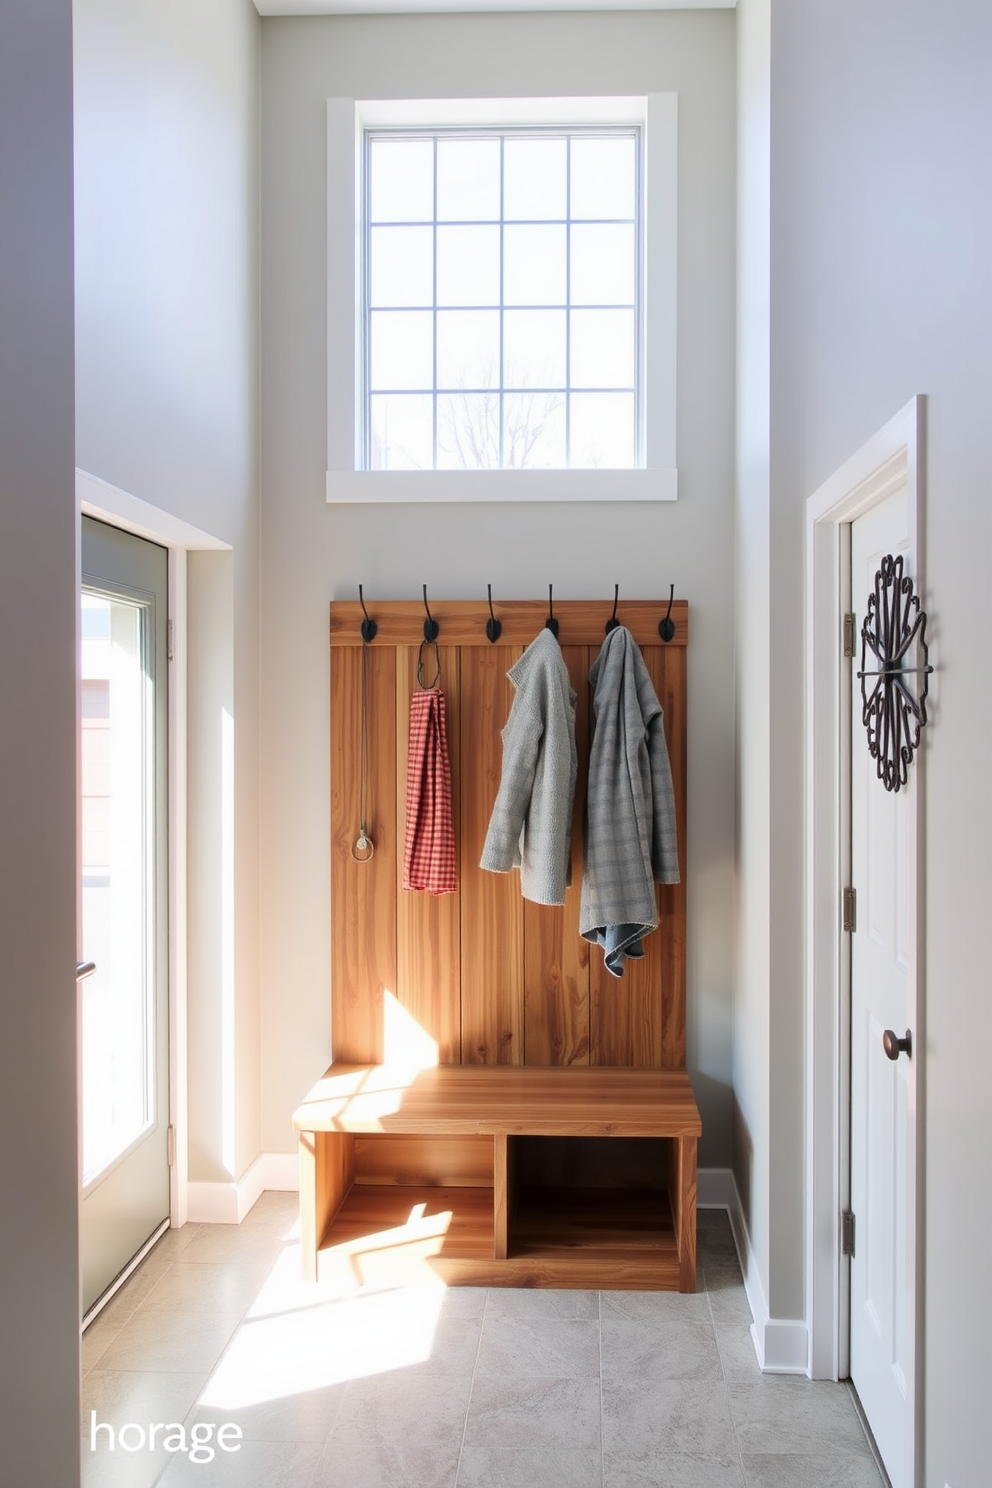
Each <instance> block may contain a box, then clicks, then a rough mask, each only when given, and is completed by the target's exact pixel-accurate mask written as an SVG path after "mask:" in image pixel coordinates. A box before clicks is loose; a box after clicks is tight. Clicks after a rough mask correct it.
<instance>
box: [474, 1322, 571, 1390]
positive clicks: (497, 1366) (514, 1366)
mask: <svg viewBox="0 0 992 1488" xmlns="http://www.w3.org/2000/svg"><path fill="white" fill-rule="evenodd" d="M476 1372H477V1374H478V1375H479V1377H480V1378H482V1377H490V1378H492V1377H501V1378H502V1377H506V1376H507V1375H514V1376H516V1377H517V1378H522V1377H524V1376H531V1375H539V1376H542V1377H545V1378H548V1379H565V1378H572V1379H578V1378H583V1377H596V1378H597V1379H598V1377H599V1323H598V1322H592V1321H586V1320H582V1319H574V1318H567V1319H566V1318H551V1319H531V1318H491V1317H490V1316H489V1314H488V1312H487V1314H486V1319H485V1322H484V1323H483V1325H482V1343H481V1344H480V1346H479V1362H478V1364H477V1366H476Z"/></svg>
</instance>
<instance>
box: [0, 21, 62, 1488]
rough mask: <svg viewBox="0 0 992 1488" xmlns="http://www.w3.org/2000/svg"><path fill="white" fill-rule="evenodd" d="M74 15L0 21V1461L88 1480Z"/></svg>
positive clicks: (36, 1477) (13, 1478) (23, 1477)
mask: <svg viewBox="0 0 992 1488" xmlns="http://www.w3.org/2000/svg"><path fill="white" fill-rule="evenodd" d="M72 342H73V314H72V9H71V5H70V4H69V0H11V3H6V4H4V5H3V6H2V7H0V690H2V696H3V723H2V729H0V947H2V963H0V1185H2V1190H0V1191H2V1194H3V1215H4V1218H3V1224H2V1227H0V1247H2V1248H0V1318H2V1319H3V1324H2V1338H3V1343H2V1349H0V1443H2V1446H0V1457H2V1463H3V1467H2V1473H3V1477H4V1480H5V1481H6V1482H10V1483H17V1484H18V1485H19V1488H51V1485H52V1484H55V1483H58V1484H62V1485H65V1488H73V1485H74V1484H78V1482H79V1425H78V1421H79V1259H78V1220H77V1185H78V1149H77V1137H76V1098H77V1097H76V990H75V980H74V963H75V952H76V873H75V861H76V841H75V838H76V802H75V795H76V792H75V783H76V680H75V679H76V660H75V656H76V568H77V559H76V536H75V499H74V495H73V389H72Z"/></svg>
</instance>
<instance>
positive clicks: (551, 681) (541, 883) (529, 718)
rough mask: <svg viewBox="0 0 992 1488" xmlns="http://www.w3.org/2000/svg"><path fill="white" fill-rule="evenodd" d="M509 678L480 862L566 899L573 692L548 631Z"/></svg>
mask: <svg viewBox="0 0 992 1488" xmlns="http://www.w3.org/2000/svg"><path fill="white" fill-rule="evenodd" d="M507 676H508V677H509V679H510V681H511V682H512V683H513V686H514V689H515V691H514V698H513V706H512V707H511V709H510V716H509V718H508V719H507V721H506V727H505V728H504V729H503V773H502V777H501V779H500V784H499V791H498V792H497V795H496V803H495V805H494V806H493V814H492V818H491V820H490V822H489V831H488V832H487V834H486V841H485V845H484V847H483V849H482V858H481V862H480V866H481V867H483V868H488V869H489V870H490V871H491V872H493V873H506V872H508V871H509V870H510V869H511V868H519V869H520V890H521V893H522V894H523V896H524V898H525V899H532V900H534V901H535V903H537V904H564V902H565V889H566V887H567V885H568V883H569V881H570V876H571V874H570V869H571V832H572V802H573V800H574V797H575V777H576V773H577V769H578V758H577V754H576V749H575V693H574V692H573V690H572V687H571V684H570V682H569V680H568V670H567V668H566V666H565V662H564V659H563V657H562V654H561V647H560V646H559V645H558V642H557V640H556V639H555V637H554V635H553V634H552V633H551V631H550V630H542V631H541V633H540V635H538V636H537V638H536V639H535V640H533V641H532V642H531V644H530V645H529V646H528V647H527V650H526V651H525V652H524V654H523V656H521V658H520V660H519V661H518V662H516V663H515V664H514V665H513V666H512V667H511V668H510V670H509V672H508V673H507Z"/></svg>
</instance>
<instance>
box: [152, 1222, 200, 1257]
mask: <svg viewBox="0 0 992 1488" xmlns="http://www.w3.org/2000/svg"><path fill="white" fill-rule="evenodd" d="M199 1233H200V1226H199V1225H198V1224H184V1225H183V1226H182V1228H181V1229H178V1230H166V1232H165V1234H164V1235H163V1236H162V1238H161V1240H157V1241H156V1242H155V1249H154V1250H152V1251H151V1252H150V1253H149V1256H148V1259H149V1260H150V1261H174V1260H176V1259H177V1258H178V1257H179V1256H180V1255H182V1253H183V1251H184V1250H185V1249H186V1247H187V1245H189V1244H190V1243H191V1242H192V1241H193V1240H195V1239H196V1237H197V1235H198V1234H199Z"/></svg>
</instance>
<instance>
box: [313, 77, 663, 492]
mask: <svg viewBox="0 0 992 1488" xmlns="http://www.w3.org/2000/svg"><path fill="white" fill-rule="evenodd" d="M349 196H350V199H351V200H353V201H354V204H355V205H354V215H353V216H352V215H350V213H349V212H348V210H347V209H346V204H347V200H348V199H349ZM675 208H676V99H675V97H674V95H668V94H665V95H653V96H651V97H650V98H620V99H618V98H554V99H499V100H494V99H470V100H465V99H461V100H441V101H439V100H400V101H393V102H381V101H380V102H367V101H363V102H358V103H356V102H355V100H352V99H330V100H328V474H327V499H328V500H329V501H334V502H341V501H345V502H353V501H390V502H392V501H460V502H464V501H489V500H511V501H523V500H551V501H559V500H673V499H674V498H675V496H676V494H677V490H676V486H677V477H676V468H675V349H676V347H675V301H676V293H675V289H676V286H675V245H676V237H677V227H676V217H675Z"/></svg>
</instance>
